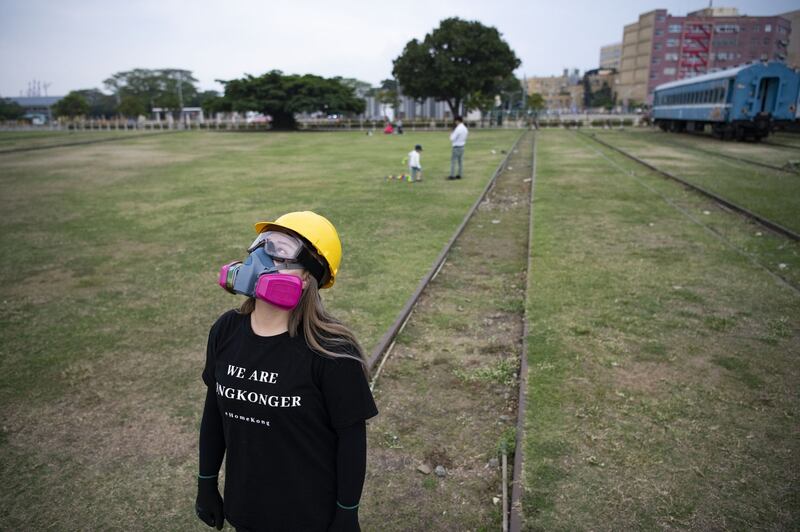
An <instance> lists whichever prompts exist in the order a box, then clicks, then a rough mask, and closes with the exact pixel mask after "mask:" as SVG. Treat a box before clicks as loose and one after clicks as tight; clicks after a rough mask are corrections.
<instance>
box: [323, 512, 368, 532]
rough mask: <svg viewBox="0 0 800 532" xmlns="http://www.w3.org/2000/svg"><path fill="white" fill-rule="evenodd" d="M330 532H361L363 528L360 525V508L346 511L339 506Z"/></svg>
mask: <svg viewBox="0 0 800 532" xmlns="http://www.w3.org/2000/svg"><path fill="white" fill-rule="evenodd" d="M328 532H361V527H360V526H359V525H358V508H353V509H352V510H344V509H342V508H339V507H338V506H337V507H336V515H334V516H333V522H332V523H331V525H330V526H329V527H328Z"/></svg>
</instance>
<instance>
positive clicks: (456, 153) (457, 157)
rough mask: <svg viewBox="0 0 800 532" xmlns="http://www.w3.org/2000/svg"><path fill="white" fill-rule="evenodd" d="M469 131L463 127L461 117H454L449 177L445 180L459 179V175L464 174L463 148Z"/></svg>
mask: <svg viewBox="0 0 800 532" xmlns="http://www.w3.org/2000/svg"><path fill="white" fill-rule="evenodd" d="M468 134H469V131H468V130H467V126H465V125H464V119H463V118H462V117H461V116H456V127H455V128H454V129H453V132H452V133H450V143H451V144H452V145H453V151H452V154H451V155H450V175H449V176H447V179H461V174H462V173H464V146H465V145H466V144H467V135H468ZM456 163H458V173H456Z"/></svg>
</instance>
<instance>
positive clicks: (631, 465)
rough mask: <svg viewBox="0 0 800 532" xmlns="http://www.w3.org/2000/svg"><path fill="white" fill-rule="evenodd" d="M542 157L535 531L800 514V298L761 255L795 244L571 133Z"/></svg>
mask: <svg viewBox="0 0 800 532" xmlns="http://www.w3.org/2000/svg"><path fill="white" fill-rule="evenodd" d="M607 138H608V139H609V140H616V141H617V143H618V144H623V143H624V144H625V145H626V146H629V147H630V146H633V145H636V146H640V145H643V144H636V142H637V141H636V140H629V139H628V138H627V137H623V136H622V135H615V136H614V137H612V136H611V135H610V134H609V135H607ZM641 151H643V152H644V151H645V148H642V149H641ZM687 164H688V163H687ZM537 168H538V175H537V180H536V188H535V200H534V211H533V212H534V240H533V247H532V261H533V263H532V264H533V270H532V271H533V274H532V278H531V279H529V292H528V297H529V301H528V312H529V320H530V322H529V325H530V336H529V338H528V346H529V352H528V364H529V374H528V379H529V381H528V407H527V419H526V428H525V442H524V452H525V466H524V470H525V472H524V482H525V493H524V496H523V497H524V498H523V511H524V515H525V528H526V529H527V530H548V531H549V530H565V531H567V530H570V531H571V530H590V529H591V530H663V529H674V528H679V529H692V530H755V529H774V530H786V529H793V528H795V527H796V526H797V523H798V520H800V513H799V512H798V508H800V505H799V504H798V500H800V499H799V497H800V492H799V491H798V476H797V471H798V470H800V458H799V457H800V438H798V432H797V427H798V424H797V415H798V410H799V409H798V407H799V406H800V401H799V399H798V394H797V391H798V389H800V366H798V364H797V357H798V355H799V354H800V321H799V320H798V317H800V296H798V293H797V292H795V291H793V290H791V289H789V288H787V287H786V286H785V285H783V284H782V283H780V282H779V281H777V280H776V279H775V278H774V277H773V276H771V275H770V274H769V273H767V272H766V271H765V270H764V269H762V268H760V267H758V266H756V265H754V263H753V260H756V261H759V262H761V263H765V264H770V261H771V260H772V259H773V258H774V257H773V256H772V255H771V254H770V253H772V252H777V251H775V248H781V250H782V251H780V252H781V253H784V254H786V255H784V256H789V255H790V256H794V257H797V255H798V245H797V244H796V243H790V242H788V241H786V240H785V239H781V238H778V237H773V236H771V235H763V236H755V235H754V228H753V226H752V225H751V224H749V223H747V222H745V221H743V220H742V219H741V218H740V217H738V216H736V215H733V214H730V213H727V212H726V211H724V210H721V209H719V208H717V207H715V206H714V205H713V204H711V203H709V202H706V201H705V200H703V199H701V198H699V197H698V196H697V195H696V194H694V193H691V192H688V191H686V190H684V189H683V188H682V187H680V186H679V185H677V184H675V183H673V182H671V181H668V180H665V179H663V178H660V177H658V176H656V175H653V174H652V173H649V172H647V171H643V170H642V167H641V166H637V165H636V164H635V163H633V162H632V161H629V160H627V159H625V158H623V157H622V156H620V155H618V154H615V153H614V152H612V151H610V150H607V149H604V148H601V147H600V146H599V145H598V144H596V143H593V142H591V141H590V140H588V139H584V138H581V137H578V136H577V135H575V134H574V133H572V132H567V131H547V132H544V133H541V134H539V140H538V163H537ZM631 171H633V172H635V176H631V175H630V174H629V172H631ZM662 196H663V197H662ZM664 198H667V199H668V200H669V201H670V202H672V205H671V204H670V203H668V202H667V201H665V199H664ZM676 207H677V208H676ZM680 209H682V210H683V211H684V212H682V211H681V210H680ZM698 221H699V222H700V223H701V224H704V225H705V226H706V227H704V225H699V224H698V223H697V222H698ZM707 227H708V228H713V229H714V230H715V231H717V233H713V232H711V231H709V230H707ZM717 234H719V235H722V237H723V238H724V239H725V242H723V241H722V240H720V238H718V237H717ZM755 240H760V241H763V242H764V244H755V243H753V242H754V241H755ZM734 246H735V247H737V248H739V249H744V250H746V253H747V254H748V256H743V255H742V254H740V253H739V252H737V251H736V250H734V249H733V247H734ZM768 248H769V250H772V251H769V250H768ZM790 268H795V269H796V262H795V263H793V264H792V265H791V266H790ZM793 279H794V281H795V282H796V279H797V277H793Z"/></svg>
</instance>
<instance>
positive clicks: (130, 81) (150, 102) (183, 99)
mask: <svg viewBox="0 0 800 532" xmlns="http://www.w3.org/2000/svg"><path fill="white" fill-rule="evenodd" d="M103 83H104V84H105V86H106V88H107V89H109V90H110V91H112V92H113V93H114V95H115V96H116V100H117V105H118V106H121V105H122V103H123V100H126V105H125V110H126V112H123V111H122V109H120V113H122V114H124V115H126V116H132V115H131V114H129V113H130V112H131V110H136V111H137V112H138V114H145V113H148V112H150V111H151V110H152V109H153V107H162V108H166V109H172V110H174V111H179V110H180V109H181V108H183V107H184V106H185V105H186V104H187V102H191V101H192V100H194V99H195V98H196V97H197V87H196V86H195V83H197V80H196V79H195V78H194V77H193V76H192V72H191V70H181V69H178V68H161V69H156V70H150V69H146V68H136V69H133V70H128V71H124V72H117V73H116V74H114V75H112V76H111V77H110V78H108V79H107V80H105V81H104V82H103Z"/></svg>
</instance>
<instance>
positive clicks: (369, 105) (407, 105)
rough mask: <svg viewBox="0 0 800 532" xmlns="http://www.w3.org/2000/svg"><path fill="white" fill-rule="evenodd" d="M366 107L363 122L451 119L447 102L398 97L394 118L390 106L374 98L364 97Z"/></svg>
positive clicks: (362, 116)
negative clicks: (392, 119)
mask: <svg viewBox="0 0 800 532" xmlns="http://www.w3.org/2000/svg"><path fill="white" fill-rule="evenodd" d="M364 101H365V102H366V107H365V109H364V113H363V114H362V115H361V118H363V119H365V120H383V119H385V118H387V117H389V118H401V119H403V120H415V119H428V118H430V119H436V120H445V119H449V118H451V113H450V106H448V105H447V102H444V101H437V100H434V99H433V98H426V99H425V100H422V101H419V100H415V99H414V98H410V97H408V96H403V95H400V96H399V97H398V99H397V103H398V106H397V107H398V108H397V115H398V116H396V117H394V113H393V110H391V107H392V105H391V104H384V103H381V101H380V100H378V98H376V97H375V96H364Z"/></svg>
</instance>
